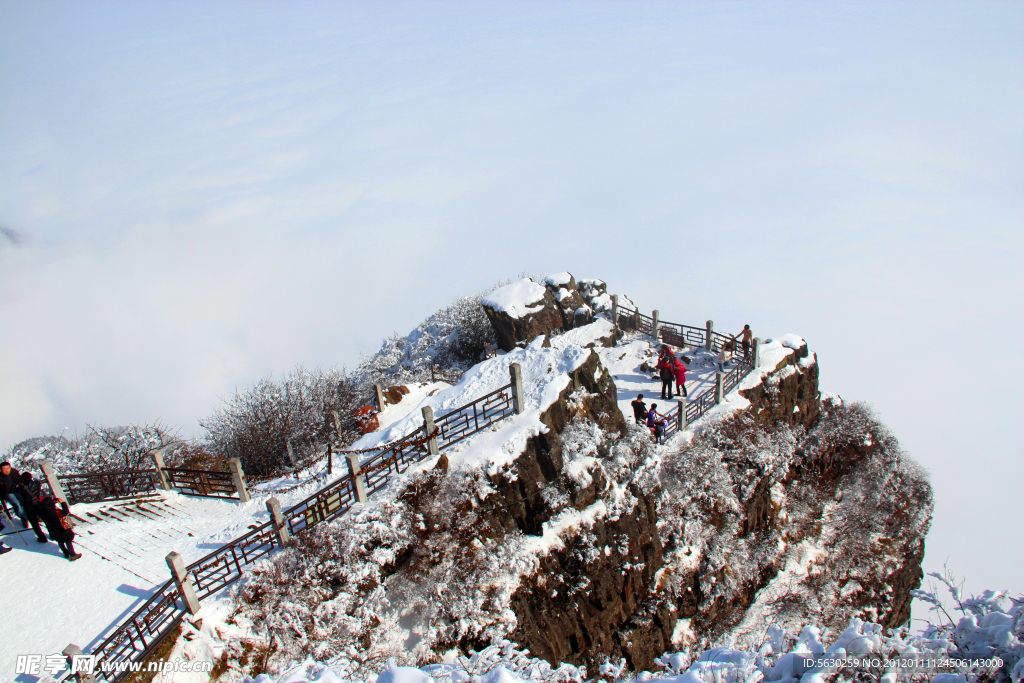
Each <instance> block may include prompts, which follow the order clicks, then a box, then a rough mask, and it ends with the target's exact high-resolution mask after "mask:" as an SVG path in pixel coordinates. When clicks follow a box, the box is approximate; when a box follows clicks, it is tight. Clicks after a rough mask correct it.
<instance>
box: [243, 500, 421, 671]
mask: <svg viewBox="0 0 1024 683" xmlns="http://www.w3.org/2000/svg"><path fill="white" fill-rule="evenodd" d="M412 538H413V527H412V523H411V518H410V516H409V515H408V514H407V510H406V509H405V507H404V506H402V505H396V504H390V503H382V504H379V505H375V506H374V507H372V508H370V509H368V510H363V511H353V512H350V513H349V514H348V515H346V516H345V517H343V518H341V519H340V520H339V521H336V522H332V523H328V524H321V525H318V526H316V527H313V528H312V529H311V530H309V531H308V532H307V533H305V534H302V535H300V536H299V537H297V539H296V540H295V543H294V545H292V546H291V547H289V548H286V549H285V550H284V551H283V552H281V553H279V554H277V555H276V556H275V557H274V558H273V560H272V561H270V562H269V563H267V564H266V565H264V566H262V567H260V568H257V569H256V570H255V571H254V572H253V575H252V578H251V580H250V581H249V582H248V583H247V584H246V585H245V586H244V587H243V588H242V590H241V592H240V601H241V607H242V611H243V612H244V613H245V614H246V615H247V616H248V617H249V619H250V620H251V621H252V622H253V624H255V625H256V626H257V629H258V630H259V631H260V632H264V633H269V634H270V638H271V641H272V642H271V644H270V650H271V652H274V653H278V654H279V655H280V656H281V657H283V658H284V661H287V659H288V657H290V656H291V655H292V654H293V653H297V652H301V653H303V654H305V655H309V656H311V657H315V658H318V659H324V658H333V657H345V658H347V659H348V660H349V661H350V662H351V663H354V664H355V665H357V666H356V668H361V667H363V666H366V667H370V668H372V667H379V665H380V664H381V663H382V662H384V661H385V660H386V659H387V658H388V657H391V656H394V653H395V651H396V648H398V649H400V647H401V643H400V642H399V643H398V644H396V643H393V642H391V641H389V640H387V639H384V640H376V641H375V640H373V639H372V638H370V637H369V633H370V632H371V630H372V629H374V628H375V627H377V626H381V625H382V624H384V628H383V629H381V630H382V632H392V631H397V630H398V618H397V615H394V614H390V613H389V610H388V609H387V608H388V606H389V602H388V600H387V595H386V593H385V590H384V588H383V585H382V584H383V580H384V578H385V577H387V576H388V575H389V574H390V573H391V572H393V571H394V568H395V566H396V565H397V564H399V563H400V562H401V561H402V560H403V559H404V557H405V556H406V553H407V551H408V548H409V546H410V543H411V542H412ZM385 622H386V623H385ZM270 664H271V666H276V662H275V661H274V660H272V661H271V662H270ZM367 670H369V669H367Z"/></svg>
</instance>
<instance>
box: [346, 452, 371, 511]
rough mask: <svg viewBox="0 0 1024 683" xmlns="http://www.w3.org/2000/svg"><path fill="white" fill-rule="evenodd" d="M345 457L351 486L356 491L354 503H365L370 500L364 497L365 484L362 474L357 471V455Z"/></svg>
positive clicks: (352, 454) (358, 464)
mask: <svg viewBox="0 0 1024 683" xmlns="http://www.w3.org/2000/svg"><path fill="white" fill-rule="evenodd" d="M345 457H346V458H348V469H349V471H350V472H351V473H352V486H353V487H355V490H356V501H358V502H360V503H366V502H368V501H369V500H370V498H369V497H368V496H367V495H366V482H365V481H363V473H362V472H361V471H360V470H359V466H360V462H359V454H358V453H349V454H348V455H346V456H345Z"/></svg>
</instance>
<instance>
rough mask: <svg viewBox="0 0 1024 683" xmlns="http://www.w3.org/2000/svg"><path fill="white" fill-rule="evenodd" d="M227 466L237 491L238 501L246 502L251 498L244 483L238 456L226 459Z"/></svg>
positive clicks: (243, 474) (243, 473)
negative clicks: (229, 468)
mask: <svg viewBox="0 0 1024 683" xmlns="http://www.w3.org/2000/svg"><path fill="white" fill-rule="evenodd" d="M228 466H230V467H231V480H232V481H234V483H235V491H238V502H239V503H248V502H249V501H250V500H252V497H251V496H250V495H249V489H248V488H247V487H246V485H245V472H243V471H242V461H241V460H239V459H238V458H231V459H230V460H228Z"/></svg>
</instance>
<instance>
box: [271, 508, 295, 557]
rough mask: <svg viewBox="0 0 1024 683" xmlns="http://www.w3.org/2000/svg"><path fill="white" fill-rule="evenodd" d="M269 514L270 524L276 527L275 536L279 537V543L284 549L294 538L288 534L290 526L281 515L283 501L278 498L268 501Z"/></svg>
mask: <svg viewBox="0 0 1024 683" xmlns="http://www.w3.org/2000/svg"><path fill="white" fill-rule="evenodd" d="M267 512H269V513H270V524H271V526H273V527H274V536H276V537H277V543H278V545H280V546H281V547H282V548H283V547H285V546H286V545H288V542H289V541H290V540H291V538H292V536H291V534H290V533H289V532H288V525H287V524H286V523H285V521H284V515H283V514H281V501H279V500H278V499H277V498H271V499H270V500H268V501H267Z"/></svg>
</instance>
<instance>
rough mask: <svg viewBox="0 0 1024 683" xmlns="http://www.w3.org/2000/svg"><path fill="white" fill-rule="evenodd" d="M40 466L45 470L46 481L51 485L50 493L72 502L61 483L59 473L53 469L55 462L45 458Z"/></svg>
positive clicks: (59, 498)
mask: <svg viewBox="0 0 1024 683" xmlns="http://www.w3.org/2000/svg"><path fill="white" fill-rule="evenodd" d="M39 466H40V467H41V468H42V470H43V476H44V477H46V483H47V484H48V485H49V486H50V493H52V494H53V497H54V498H56V499H57V500H63V501H64V502H67V503H68V504H70V502H69V501H68V497H67V495H66V494H65V493H64V487H63V486H61V485H60V479H58V478H57V473H56V472H54V471H53V463H52V462H50V461H49V460H44V461H43V462H42V463H41V464H40V465H39Z"/></svg>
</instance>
